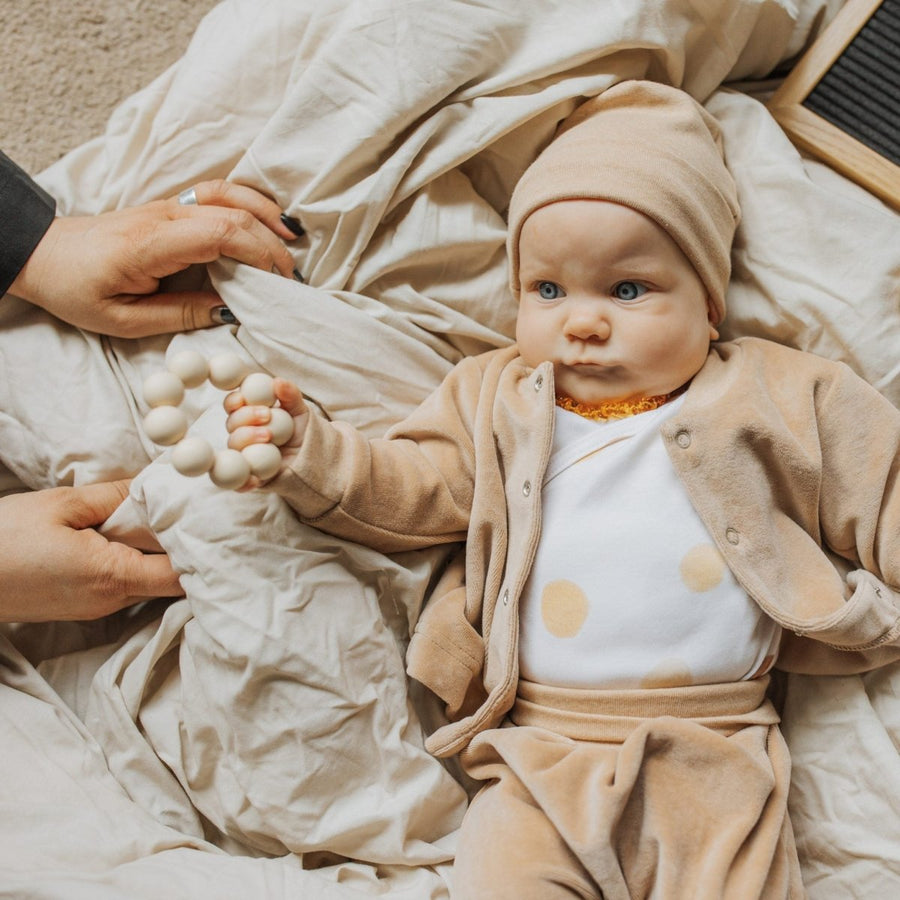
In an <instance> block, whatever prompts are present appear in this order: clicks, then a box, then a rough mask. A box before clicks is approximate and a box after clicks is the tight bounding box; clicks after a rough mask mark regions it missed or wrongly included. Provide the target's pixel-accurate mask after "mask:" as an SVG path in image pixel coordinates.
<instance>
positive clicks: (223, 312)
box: [212, 306, 239, 325]
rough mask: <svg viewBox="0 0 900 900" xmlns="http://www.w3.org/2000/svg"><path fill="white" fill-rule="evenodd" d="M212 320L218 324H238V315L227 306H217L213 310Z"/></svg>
mask: <svg viewBox="0 0 900 900" xmlns="http://www.w3.org/2000/svg"><path fill="white" fill-rule="evenodd" d="M212 320H213V322H215V323H216V324H217V325H238V324H239V322H238V320H237V316H236V315H235V314H234V313H233V312H232V311H231V310H230V309H229V308H228V307H227V306H216V307H215V308H214V309H213V311H212Z"/></svg>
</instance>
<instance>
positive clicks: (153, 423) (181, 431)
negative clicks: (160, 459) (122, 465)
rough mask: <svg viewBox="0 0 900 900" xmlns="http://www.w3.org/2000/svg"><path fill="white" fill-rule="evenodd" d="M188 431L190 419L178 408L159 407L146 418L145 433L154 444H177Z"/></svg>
mask: <svg viewBox="0 0 900 900" xmlns="http://www.w3.org/2000/svg"><path fill="white" fill-rule="evenodd" d="M187 430H188V418H187V416H186V415H185V414H184V413H183V412H182V411H181V410H180V409H179V408H178V407H177V406H157V407H156V408H155V409H151V410H150V412H148V413H147V415H146V416H144V431H146V432H147V437H149V438H150V440H151V441H153V443H154V444H162V445H164V446H166V447H168V446H169V445H170V444H176V443H178V441H180V440H181V439H182V438H183V437H184V435H185V432H186V431H187Z"/></svg>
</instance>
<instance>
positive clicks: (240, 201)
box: [173, 179, 303, 241]
mask: <svg viewBox="0 0 900 900" xmlns="http://www.w3.org/2000/svg"><path fill="white" fill-rule="evenodd" d="M193 191H194V196H195V197H196V199H197V205H199V206H225V207H230V208H232V209H244V210H246V211H247V212H249V213H252V214H253V215H254V216H255V217H256V218H257V219H258V220H259V221H260V222H262V223H263V225H265V226H266V227H267V228H268V229H270V230H271V231H273V232H275V234H277V235H279V236H281V237H282V238H284V239H285V240H288V241H292V240H295V239H296V238H298V237H299V236H300V235H301V234H303V228H302V227H301V225H300V223H299V222H298V221H297V220H296V219H292V218H290V217H288V216H285V214H284V213H283V212H282V209H281V207H280V206H279V205H278V204H277V203H275V201H274V200H271V199H270V198H269V197H267V196H266V195H265V194H262V193H260V192H259V191H257V190H255V189H254V188H251V187H247V185H244V184H237V183H235V182H233V181H224V180H222V179H214V180H211V181H201V182H198V183H197V184H195V185H194V186H193ZM173 202H175V203H176V204H178V205H179V206H181V208H182V209H184V208H185V206H184V205H183V204H180V203H178V199H177V198H175V199H174V201H173ZM188 208H189V207H188Z"/></svg>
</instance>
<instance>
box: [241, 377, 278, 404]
mask: <svg viewBox="0 0 900 900" xmlns="http://www.w3.org/2000/svg"><path fill="white" fill-rule="evenodd" d="M273 385H274V379H273V378H272V376H271V375H266V373H265V372H252V373H251V374H249V375H248V376H247V377H246V378H245V379H244V380H243V381H242V382H241V394H242V395H243V397H244V400H245V401H246V402H247V403H248V404H249V405H250V406H271V405H272V404H273V403H274V402H275V388H274V387H273Z"/></svg>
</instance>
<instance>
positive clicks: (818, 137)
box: [768, 0, 900, 209]
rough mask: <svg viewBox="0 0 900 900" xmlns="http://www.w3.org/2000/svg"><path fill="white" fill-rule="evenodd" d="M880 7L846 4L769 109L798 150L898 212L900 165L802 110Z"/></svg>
mask: <svg viewBox="0 0 900 900" xmlns="http://www.w3.org/2000/svg"><path fill="white" fill-rule="evenodd" d="M881 2H882V0H848V2H847V4H846V5H845V6H844V7H843V8H842V9H841V10H840V12H839V13H838V14H837V15H836V16H835V18H834V20H833V21H832V22H831V23H830V24H829V25H828V27H827V28H826V29H825V31H824V32H822V34H821V35H820V36H819V37H818V38H817V40H816V41H815V42H814V43H813V45H812V47H810V49H809V50H808V51H807V52H806V53H805V54H804V55H803V57H802V58H801V59H800V61H799V62H798V63H797V65H796V66H795V67H794V68H793V69H792V70H791V72H790V74H789V75H788V76H787V78H785V80H784V82H783V83H782V85H781V86H780V87H779V88H778V90H777V91H776V92H775V94H774V95H773V97H772V99H771V100H770V101H769V103H768V107H769V111H770V112H771V113H772V115H773V116H774V117H775V119H776V121H777V122H778V124H779V125H781V127H782V128H783V129H784V131H785V132H786V133H787V135H788V137H789V138H790V139H791V141H792V142H793V143H794V144H796V145H797V147H799V148H800V149H801V150H804V151H806V152H808V153H810V154H812V155H813V156H816V157H818V158H819V159H821V160H822V161H823V162H826V163H827V164H828V165H830V166H832V167H833V168H834V169H836V170H837V171H839V172H841V173H842V174H844V175H846V176H847V177H848V178H850V179H852V180H853V181H856V182H857V183H858V184H861V185H862V186H863V187H865V188H867V189H868V190H869V191H871V192H872V193H873V194H876V195H877V196H878V197H880V198H881V199H882V200H884V201H886V202H887V203H890V204H891V205H892V206H894V207H895V208H897V209H900V166H897V165H896V164H895V163H893V162H892V161H891V160H889V159H887V158H885V157H884V156H881V155H880V154H879V153H877V152H876V151H875V150H873V149H871V148H870V147H867V146H866V145H865V144H863V143H861V142H860V141H858V140H856V138H854V137H851V136H850V135H849V134H847V133H846V132H844V131H842V130H841V129H839V128H838V127H836V126H835V125H833V124H832V123H831V122H828V121H827V120H825V119H823V118H822V117H821V116H819V115H817V114H816V113H814V112H812V111H811V110H810V109H808V108H806V107H805V106H803V101H804V100H806V98H807V97H808V96H809V94H810V93H811V92H812V91H813V89H814V88H815V87H816V85H817V84H818V82H819V81H820V80H821V79H822V77H823V76H824V75H825V73H826V72H827V71H828V70H829V69H830V68H831V66H832V65H833V64H834V62H835V60H837V59H838V57H840V55H841V54H842V53H843V52H844V50H845V49H846V48H847V47H848V46H849V44H850V43H851V42H852V41H853V39H854V38H855V37H856V35H857V34H858V33H859V31H860V29H862V27H863V26H864V25H865V24H866V22H868V20H869V18H870V17H871V16H872V14H873V13H874V12H875V10H876V9H877V8H878V7H879V6H880V5H881ZM898 52H900V48H898Z"/></svg>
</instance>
